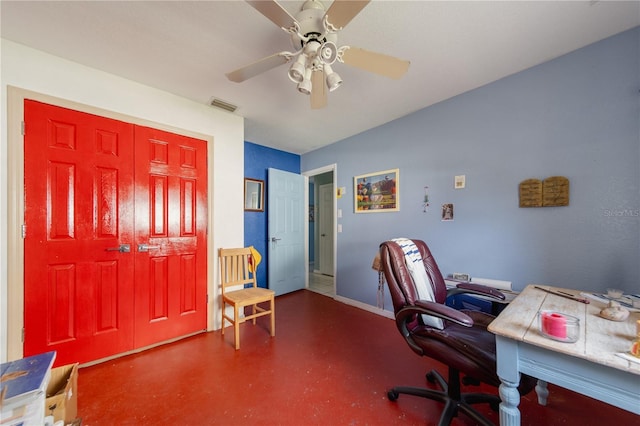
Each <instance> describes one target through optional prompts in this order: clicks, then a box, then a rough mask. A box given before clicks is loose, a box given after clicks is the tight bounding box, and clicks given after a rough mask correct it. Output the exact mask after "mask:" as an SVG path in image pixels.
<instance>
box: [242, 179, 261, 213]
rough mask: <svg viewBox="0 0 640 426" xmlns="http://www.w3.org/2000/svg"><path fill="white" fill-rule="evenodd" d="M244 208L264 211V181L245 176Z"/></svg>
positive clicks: (252, 210)
mask: <svg viewBox="0 0 640 426" xmlns="http://www.w3.org/2000/svg"><path fill="white" fill-rule="evenodd" d="M244 210H245V211H248V212H263V211H264V181H263V180H260V179H251V178H244Z"/></svg>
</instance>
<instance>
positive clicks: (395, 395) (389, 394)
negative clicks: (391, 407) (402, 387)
mask: <svg viewBox="0 0 640 426" xmlns="http://www.w3.org/2000/svg"><path fill="white" fill-rule="evenodd" d="M398 396H400V395H399V394H398V392H396V391H394V390H393V389H392V390H390V391H389V392H387V398H389V401H395V400H396V399H398Z"/></svg>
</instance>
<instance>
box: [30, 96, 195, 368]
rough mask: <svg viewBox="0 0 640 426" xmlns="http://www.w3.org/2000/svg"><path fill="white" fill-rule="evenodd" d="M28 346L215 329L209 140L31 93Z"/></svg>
mask: <svg viewBox="0 0 640 426" xmlns="http://www.w3.org/2000/svg"><path fill="white" fill-rule="evenodd" d="M24 114H25V137H24V143H25V145H24V153H25V167H24V169H25V240H24V243H25V244H24V246H25V253H24V258H25V265H24V280H25V282H24V297H25V302H24V304H25V306H24V307H25V313H24V315H25V318H24V324H25V330H24V336H25V339H24V355H25V356H29V355H33V354H36V353H41V352H45V351H51V350H55V351H57V357H56V364H57V365H61V364H66V363H70V362H80V363H84V362H89V361H93V360H97V359H101V358H104V357H109V356H112V355H115V354H119V353H123V352H127V351H130V350H133V349H138V348H142V347H145V346H148V345H151V344H154V343H158V342H162V341H165V340H169V339H173V338H176V337H180V336H184V335H187V334H191V333H194V332H197V331H200V330H204V329H206V320H207V300H206V298H207V294H206V293H207V243H206V238H207V232H206V226H207V199H206V197H207V146H206V142H205V141H203V140H199V139H193V138H190V137H186V136H181V135H177V134H173V133H168V132H165V131H160V130H155V129H151V128H148V127H142V126H137V125H133V124H130V123H125V122H122V121H117V120H113V119H108V118H104V117H99V116H95V115H91V114H87V113H83V112H79V111H74V110H69V109H65V108H61V107H57V106H52V105H48V104H44V103H40V102H36V101H29V100H27V101H25V113H24Z"/></svg>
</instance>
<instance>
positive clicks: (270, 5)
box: [246, 0, 296, 28]
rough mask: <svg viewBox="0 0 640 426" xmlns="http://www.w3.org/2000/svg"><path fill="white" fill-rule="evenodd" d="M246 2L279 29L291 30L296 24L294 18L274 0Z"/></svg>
mask: <svg viewBox="0 0 640 426" xmlns="http://www.w3.org/2000/svg"><path fill="white" fill-rule="evenodd" d="M246 2H247V3H249V5H251V7H253V8H254V9H255V10H257V11H258V12H260V13H262V14H263V15H264V16H266V17H267V18H268V19H270V20H271V22H273V23H274V24H276V25H277V26H279V27H280V28H291V27H292V26H293V23H294V22H296V20H295V18H294V17H293V16H291V15H290V14H289V12H287V11H286V10H285V9H283V7H282V6H280V4H279V3H278V2H277V1H275V0H269V1H267V0H257V1H251V0H246Z"/></svg>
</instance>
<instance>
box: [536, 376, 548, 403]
mask: <svg viewBox="0 0 640 426" xmlns="http://www.w3.org/2000/svg"><path fill="white" fill-rule="evenodd" d="M536 395H538V404H540V405H547V397H548V396H549V389H547V382H545V381H544V380H538V384H536Z"/></svg>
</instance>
